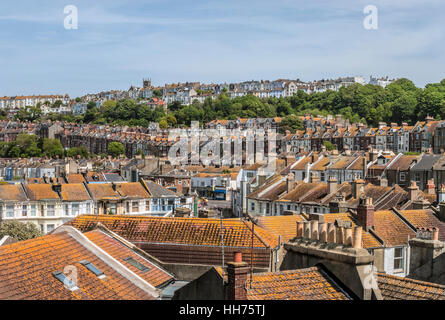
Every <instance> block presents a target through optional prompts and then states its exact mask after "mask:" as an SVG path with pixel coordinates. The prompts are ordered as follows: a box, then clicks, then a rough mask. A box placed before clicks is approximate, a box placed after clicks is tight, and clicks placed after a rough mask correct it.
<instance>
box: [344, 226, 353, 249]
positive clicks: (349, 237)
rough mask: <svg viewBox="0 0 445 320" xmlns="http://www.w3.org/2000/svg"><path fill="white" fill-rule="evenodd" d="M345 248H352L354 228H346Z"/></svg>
mask: <svg viewBox="0 0 445 320" xmlns="http://www.w3.org/2000/svg"><path fill="white" fill-rule="evenodd" d="M344 232H345V246H352V228H345V229H344Z"/></svg>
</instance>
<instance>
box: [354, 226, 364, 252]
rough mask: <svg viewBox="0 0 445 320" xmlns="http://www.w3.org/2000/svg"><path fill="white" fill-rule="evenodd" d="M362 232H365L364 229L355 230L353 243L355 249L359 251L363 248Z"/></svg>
mask: <svg viewBox="0 0 445 320" xmlns="http://www.w3.org/2000/svg"><path fill="white" fill-rule="evenodd" d="M362 231H363V228H362V227H355V228H354V241H353V246H354V248H357V249H359V248H361V247H362Z"/></svg>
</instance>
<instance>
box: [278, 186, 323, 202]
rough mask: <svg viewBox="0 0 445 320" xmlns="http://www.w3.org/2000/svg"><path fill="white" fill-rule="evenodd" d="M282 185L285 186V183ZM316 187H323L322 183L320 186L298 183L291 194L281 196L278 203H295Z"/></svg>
mask: <svg viewBox="0 0 445 320" xmlns="http://www.w3.org/2000/svg"><path fill="white" fill-rule="evenodd" d="M284 184H285V185H286V183H284ZM318 185H324V184H323V183H322V184H320V183H299V184H297V185H296V186H295V188H294V189H293V190H292V191H291V192H289V193H287V194H285V195H284V196H282V197H281V198H280V201H291V202H296V201H298V200H299V199H300V198H301V197H303V196H304V195H305V194H307V193H308V192H309V191H311V190H312V189H314V188H316V187H317V186H318Z"/></svg>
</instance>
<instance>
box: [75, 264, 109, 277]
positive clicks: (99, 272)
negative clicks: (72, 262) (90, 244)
mask: <svg viewBox="0 0 445 320" xmlns="http://www.w3.org/2000/svg"><path fill="white" fill-rule="evenodd" d="M80 264H82V265H84V266H85V268H87V269H88V270H90V271H91V272H92V273H94V274H95V275H96V276H97V277H98V278H99V279H103V278H105V277H106V275H105V274H104V273H103V272H102V270H100V269H99V268H97V267H96V266H95V265H94V264H92V263H91V262H89V261H87V260H82V261H80Z"/></svg>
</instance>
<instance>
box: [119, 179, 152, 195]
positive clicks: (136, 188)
mask: <svg viewBox="0 0 445 320" xmlns="http://www.w3.org/2000/svg"><path fill="white" fill-rule="evenodd" d="M116 191H117V192H118V193H119V194H120V195H121V196H122V197H126V198H132V199H146V198H149V197H150V194H149V193H148V192H147V190H145V188H144V187H143V186H142V184H141V183H140V182H125V183H116Z"/></svg>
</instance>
